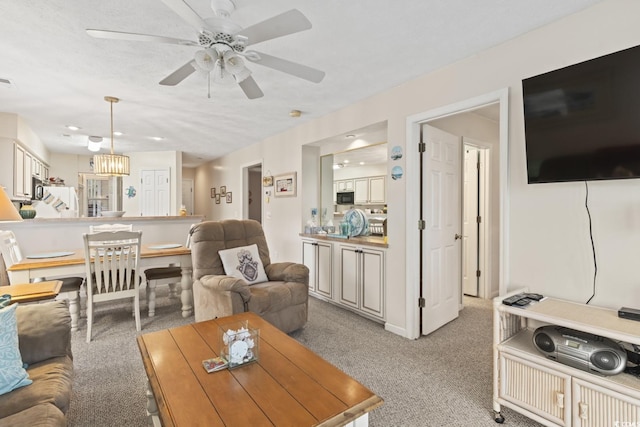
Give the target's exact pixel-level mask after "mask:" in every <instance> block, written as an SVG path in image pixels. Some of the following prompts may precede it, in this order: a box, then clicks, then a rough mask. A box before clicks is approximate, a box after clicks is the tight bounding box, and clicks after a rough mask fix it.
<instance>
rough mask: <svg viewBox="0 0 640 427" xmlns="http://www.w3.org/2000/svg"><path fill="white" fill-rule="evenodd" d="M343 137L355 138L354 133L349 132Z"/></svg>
mask: <svg viewBox="0 0 640 427" xmlns="http://www.w3.org/2000/svg"><path fill="white" fill-rule="evenodd" d="M344 137H345V138H349V139H351V138H355V137H356V136H355V135H354V134H352V133H350V134H348V135H345V136H344Z"/></svg>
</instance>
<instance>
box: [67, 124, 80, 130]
mask: <svg viewBox="0 0 640 427" xmlns="http://www.w3.org/2000/svg"><path fill="white" fill-rule="evenodd" d="M67 129H69V130H80V129H82V128H81V127H78V126H74V125H67Z"/></svg>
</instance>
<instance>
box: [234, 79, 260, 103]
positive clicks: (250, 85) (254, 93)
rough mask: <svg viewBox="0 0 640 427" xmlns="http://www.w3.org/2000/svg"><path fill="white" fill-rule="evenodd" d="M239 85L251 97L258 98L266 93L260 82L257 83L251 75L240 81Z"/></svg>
mask: <svg viewBox="0 0 640 427" xmlns="http://www.w3.org/2000/svg"><path fill="white" fill-rule="evenodd" d="M238 85H239V86H240V88H241V89H242V91H243V92H244V94H245V95H247V98H249V99H256V98H261V97H263V96H264V93H262V90H261V89H260V87H259V86H258V83H256V81H255V80H254V79H253V77H251V76H249V77H247V78H246V79H244V80H243V81H241V82H240V83H238Z"/></svg>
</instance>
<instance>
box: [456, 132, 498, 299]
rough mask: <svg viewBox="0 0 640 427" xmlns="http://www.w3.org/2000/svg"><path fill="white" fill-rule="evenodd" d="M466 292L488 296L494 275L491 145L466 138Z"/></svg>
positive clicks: (464, 292) (463, 255) (463, 247)
mask: <svg viewBox="0 0 640 427" xmlns="http://www.w3.org/2000/svg"><path fill="white" fill-rule="evenodd" d="M462 147H463V174H462V180H463V185H462V294H463V295H469V296H473V297H480V298H486V297H487V290H486V284H487V282H488V277H489V276H490V275H491V268H490V265H488V264H487V261H488V260H490V259H491V256H490V252H489V248H490V246H489V245H488V241H489V239H488V236H490V235H491V219H490V217H489V210H488V207H489V205H490V200H491V197H492V195H491V187H490V186H489V176H490V171H489V167H490V165H489V159H490V158H491V151H490V150H491V148H490V146H488V144H486V143H482V142H479V141H474V140H473V139H470V138H465V137H463V138H462Z"/></svg>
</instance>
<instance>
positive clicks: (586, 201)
mask: <svg viewBox="0 0 640 427" xmlns="http://www.w3.org/2000/svg"><path fill="white" fill-rule="evenodd" d="M584 187H585V189H586V195H585V199H584V207H585V208H586V209H587V216H588V217H589V238H590V239H591V252H592V253H593V293H592V294H591V297H589V299H588V300H587V302H586V303H585V304H589V303H590V302H591V300H592V299H593V297H594V296H596V277H597V276H598V261H597V259H596V247H595V245H594V243H593V228H592V225H591V212H589V184H588V183H587V181H585V182H584Z"/></svg>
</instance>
